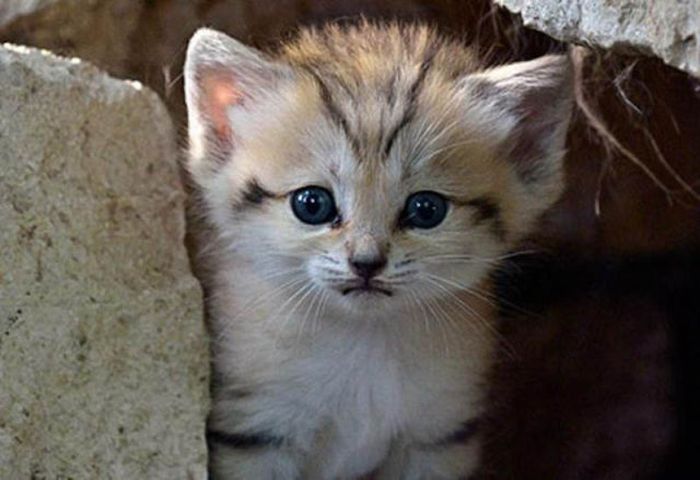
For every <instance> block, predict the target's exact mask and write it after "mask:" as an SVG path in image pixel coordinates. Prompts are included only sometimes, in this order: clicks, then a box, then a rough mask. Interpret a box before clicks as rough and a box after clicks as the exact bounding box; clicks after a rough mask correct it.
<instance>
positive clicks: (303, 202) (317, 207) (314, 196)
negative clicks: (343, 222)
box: [291, 187, 338, 225]
mask: <svg viewBox="0 0 700 480" xmlns="http://www.w3.org/2000/svg"><path fill="white" fill-rule="evenodd" d="M291 203H292V211H293V212H294V215H296V217H297V218H298V219H299V220H301V221H302V222H304V223H308V224H309V225H320V224H322V223H328V222H331V221H333V220H334V219H335V218H336V217H337V216H338V211H337V210H336V208H335V201H334V200H333V195H331V192H329V191H328V190H326V189H325V188H321V187H304V188H300V189H299V190H296V191H295V192H293V193H292V197H291Z"/></svg>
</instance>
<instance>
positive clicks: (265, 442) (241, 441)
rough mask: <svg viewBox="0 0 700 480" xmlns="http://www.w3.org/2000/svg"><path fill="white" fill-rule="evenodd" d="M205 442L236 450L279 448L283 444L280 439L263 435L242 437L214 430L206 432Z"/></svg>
mask: <svg viewBox="0 0 700 480" xmlns="http://www.w3.org/2000/svg"><path fill="white" fill-rule="evenodd" d="M207 441H208V442H210V443H215V444H217V445H222V446H225V447H228V448H235V449H237V450H247V449H251V448H263V447H273V448H279V447H280V446H282V444H283V443H284V441H283V440H282V439H281V438H279V437H274V436H271V435H267V434H264V433H257V434H250V435H244V434H240V433H227V432H219V431H216V430H209V431H207Z"/></svg>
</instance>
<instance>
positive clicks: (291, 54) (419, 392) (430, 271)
mask: <svg viewBox="0 0 700 480" xmlns="http://www.w3.org/2000/svg"><path fill="white" fill-rule="evenodd" d="M185 79H186V98H187V106H188V111H189V135H190V160H189V168H190V171H191V173H192V175H193V178H194V179H195V181H196V183H197V185H198V188H199V190H200V193H201V196H202V198H203V211H204V213H205V214H206V216H207V218H208V220H209V222H210V223H211V225H212V226H213V230H214V231H215V235H216V239H215V240H212V243H211V244H210V245H207V246H206V247H205V250H206V252H205V253H206V255H208V257H209V260H210V261H211V265H212V269H213V271H214V275H213V277H214V278H213V279H212V283H213V284H212V288H211V292H212V295H211V298H210V310H211V313H212V336H213V338H212V341H213V354H214V369H215V375H216V379H217V384H216V388H215V391H214V404H213V410H212V413H211V418H210V425H209V428H210V431H209V440H210V444H211V473H212V476H213V478H215V479H246V480H267V479H279V480H286V479H312V480H315V479H352V478H360V477H362V476H365V475H369V474H373V475H374V476H375V478H378V479H405V480H414V479H416V480H417V479H431V480H437V479H449V480H457V479H460V478H468V477H469V476H470V475H471V474H472V473H473V472H474V470H475V468H476V465H477V462H478V455H479V437H478V428H477V421H478V418H479V416H480V414H481V413H482V409H483V405H482V392H483V385H482V379H483V378H484V374H485V372H486V370H487V369H488V368H489V362H490V359H491V357H492V354H493V351H494V348H495V347H496V345H495V344H494V341H493V335H492V333H491V330H490V328H491V327H490V322H491V320H490V313H489V311H488V308H487V307H488V302H484V299H486V298H487V297H488V295H489V292H488V291H486V289H487V288H488V284H487V281H486V279H487V277H488V274H489V272H490V271H491V270H492V269H493V268H494V264H495V263H496V262H497V260H498V258H499V256H502V255H503V254H504V253H506V252H507V251H508V250H509V249H510V248H513V246H514V245H515V242H517V241H518V240H519V239H520V238H522V236H523V235H525V234H527V233H528V231H529V230H531V229H532V228H533V222H534V221H535V219H536V218H537V217H538V216H539V215H540V214H541V212H542V211H543V210H544V209H546V208H547V207H549V206H550V205H551V204H552V203H553V202H554V201H555V200H556V199H557V197H558V196H559V194H560V191H561V189H562V182H563V180H562V165H561V163H562V162H561V161H562V156H563V149H564V138H565V133H566V130H567V123H568V117H569V113H570V108H571V85H570V83H571V78H570V69H569V64H568V61H567V60H566V59H564V58H563V57H559V56H547V57H543V58H540V59H537V60H533V61H529V62H522V63H516V64H512V65H506V66H502V67H498V68H493V69H484V67H483V66H482V65H480V63H479V61H478V60H477V58H476V57H475V55H474V54H473V52H471V51H470V50H469V49H467V48H465V47H463V46H461V45H459V44H457V43H454V42H451V41H448V40H445V39H442V38H440V37H439V36H438V35H437V34H436V33H435V32H434V31H432V30H431V29H429V28H426V27H422V26H403V27H402V26H397V25H384V26H377V25H371V24H366V23H364V24H361V25H359V26H353V27H338V26H329V27H326V28H325V29H322V30H306V31H303V32H302V33H301V34H300V35H299V36H298V38H297V39H296V40H294V41H292V42H290V43H289V44H286V45H284V46H282V47H281V48H280V50H279V51H278V52H277V53H275V54H274V55H267V54H263V53H261V52H258V51H256V50H254V49H252V48H249V47H246V46H244V45H242V44H240V43H239V42H237V41H235V40H233V39H231V38H229V37H227V36H225V35H223V34H221V33H217V32H214V31H211V30H206V29H204V30H200V31H199V32H197V34H196V35H195V36H194V37H193V39H192V40H191V43H190V46H189V50H188V54H187V63H186V66H185Z"/></svg>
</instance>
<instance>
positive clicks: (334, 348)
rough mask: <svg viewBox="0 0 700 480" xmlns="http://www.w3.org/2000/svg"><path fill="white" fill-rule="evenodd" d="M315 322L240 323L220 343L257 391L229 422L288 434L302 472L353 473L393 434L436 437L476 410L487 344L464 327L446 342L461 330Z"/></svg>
mask: <svg viewBox="0 0 700 480" xmlns="http://www.w3.org/2000/svg"><path fill="white" fill-rule="evenodd" d="M294 320H296V319H291V321H290V322H289V323H288V325H293V324H294ZM321 323H322V324H323V327H322V328H319V329H318V330H317V331H315V332H314V333H313V334H311V335H304V336H299V333H298V332H297V331H295V330H294V329H293V328H290V330H289V332H286V334H285V332H282V331H281V330H279V329H273V330H274V331H273V330H270V331H267V332H261V328H260V322H259V321H258V322H255V323H248V322H246V321H243V322H241V323H240V324H237V325H235V326H234V327H235V328H233V329H231V336H230V338H229V339H227V340H226V341H225V344H226V345H227V348H226V354H227V356H229V355H230V358H228V359H227V360H226V361H225V363H226V364H228V365H232V366H236V367H235V370H236V372H235V374H234V375H233V377H235V378H238V379H245V380H244V383H245V384H249V385H254V386H255V390H256V395H255V397H254V398H255V401H254V402H250V404H248V405H247V406H246V408H245V412H241V413H244V418H245V419H244V420H243V419H241V422H236V423H238V425H237V426H236V427H237V428H241V427H244V428H245V429H249V430H250V431H259V430H263V431H265V430H270V429H273V430H274V431H276V432H280V434H281V435H283V436H285V437H286V438H293V439H294V443H295V444H297V445H299V446H301V448H302V449H303V450H305V451H307V452H309V462H308V465H307V466H306V468H307V470H306V472H305V475H304V478H309V479H335V478H354V477H357V476H359V475H361V474H363V473H367V472H368V471H371V470H372V469H374V468H376V467H377V466H378V465H379V464H380V463H381V462H382V460H383V459H384V458H385V457H386V455H387V453H388V452H389V450H390V448H391V447H392V444H393V442H394V441H396V440H397V439H399V438H402V439H406V438H408V439H410V440H411V441H418V442H426V443H429V442H431V441H437V440H439V439H440V438H442V437H444V436H445V435H446V434H449V432H450V431H451V430H452V429H454V428H456V427H457V426H459V425H460V424H461V423H462V422H463V421H465V420H466V419H469V418H471V417H473V416H474V415H476V414H477V413H478V412H477V411H476V409H477V405H479V403H480V390H479V388H478V387H477V385H478V384H479V380H480V377H481V375H482V374H483V371H484V369H485V368H486V366H487V360H488V350H489V349H488V347H489V344H488V342H484V341H483V339H479V340H476V341H475V340H471V341H470V340H469V337H468V335H469V334H468V333H467V331H468V330H469V329H466V331H465V332H461V333H462V334H463V335H464V337H463V338H462V340H460V341H459V342H456V341H453V342H451V344H450V345H446V344H444V343H442V342H444V341H446V340H444V339H445V338H455V337H456V338H459V333H460V332H451V334H452V336H451V337H450V336H445V335H440V334H438V333H439V329H437V327H434V328H436V330H435V331H431V330H430V326H428V330H426V329H425V328H424V327H421V328H413V327H411V325H410V322H409V319H407V318H406V319H402V318H400V317H398V316H397V318H392V319H382V320H377V319H374V320H372V321H369V320H367V321H356V320H355V321H350V320H347V321H345V319H343V321H340V322H339V321H337V319H328V320H327V321H324V322H321ZM311 452H313V453H311Z"/></svg>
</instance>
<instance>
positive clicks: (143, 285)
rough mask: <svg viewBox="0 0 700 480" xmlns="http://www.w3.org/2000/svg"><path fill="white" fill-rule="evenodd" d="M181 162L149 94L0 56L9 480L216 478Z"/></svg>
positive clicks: (40, 55) (0, 279) (13, 55)
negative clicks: (211, 473) (209, 466)
mask: <svg viewBox="0 0 700 480" xmlns="http://www.w3.org/2000/svg"><path fill="white" fill-rule="evenodd" d="M177 158H178V153H177V148H176V146H175V140H174V132H173V127H172V124H171V121H170V118H169V116H168V113H167V112H166V110H165V108H164V107H163V105H162V103H161V101H160V100H159V99H158V97H157V96H156V95H155V94H154V93H152V92H151V91H149V90H147V89H146V88H144V87H142V86H141V85H140V84H137V83H133V82H123V81H118V80H115V79H112V78H110V77H108V76H107V75H106V74H104V73H102V72H101V71H99V70H98V69H97V68H95V67H93V66H91V65H89V64H86V63H84V62H81V61H80V60H77V59H73V60H68V59H62V58H58V57H55V56H54V55H52V54H50V53H48V52H44V51H38V50H34V49H29V48H25V47H14V46H9V45H5V46H4V47H0V251H2V254H1V255H0V478H2V479H18V480H21V479H36V480H39V479H47V480H48V479H52V480H53V479H68V478H70V479H75V480H79V479H97V478H99V479H141V478H144V479H145V478H148V479H168V480H170V479H187V480H200V479H203V478H205V476H206V473H205V465H206V448H205V442H204V429H205V427H204V423H205V416H206V412H207V410H208V403H207V402H208V396H207V392H208V348H207V343H206V336H205V330H204V324H203V312H202V298H201V291H200V287H199V285H198V283H197V281H196V280H195V279H194V277H193V276H192V275H191V273H190V269H189V264H188V259H187V255H186V252H185V248H184V245H183V235H184V213H183V201H184V193H183V190H182V187H181V186H180V181H179V172H178V166H177Z"/></svg>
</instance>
